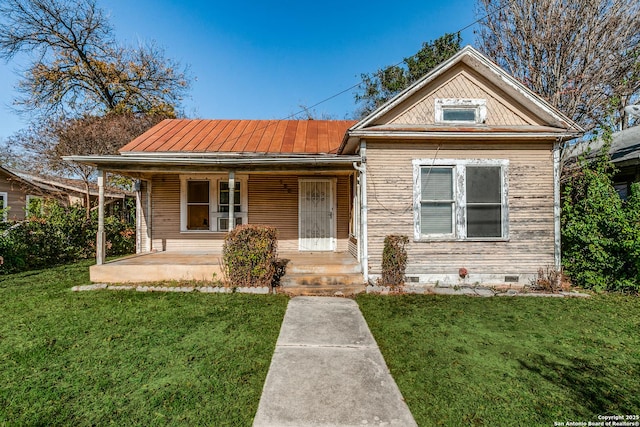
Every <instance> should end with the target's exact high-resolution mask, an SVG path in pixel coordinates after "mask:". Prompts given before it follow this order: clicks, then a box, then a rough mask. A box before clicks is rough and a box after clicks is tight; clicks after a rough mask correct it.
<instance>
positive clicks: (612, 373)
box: [518, 354, 640, 416]
mask: <svg viewBox="0 0 640 427" xmlns="http://www.w3.org/2000/svg"><path fill="white" fill-rule="evenodd" d="M518 362H519V363H520V366H521V367H522V368H524V369H526V370H528V371H530V372H531V373H534V374H537V375H538V376H539V377H542V378H543V379H545V380H547V381H549V382H550V383H552V384H553V385H554V386H556V387H561V388H563V389H564V391H565V392H566V393H567V395H568V396H573V400H574V401H575V402H576V403H577V404H578V405H580V406H581V407H582V409H583V410H582V411H579V410H578V407H577V406H576V407H574V408H573V409H575V410H576V411H577V412H582V414H581V415H585V416H592V415H593V414H637V413H638V412H639V411H640V397H638V395H633V394H632V395H629V393H628V391H629V386H628V384H627V383H628V382H629V381H631V380H632V379H634V378H637V377H638V376H640V364H638V363H632V364H631V366H632V367H631V369H629V365H625V366H626V369H625V371H626V372H622V371H619V370H618V369H617V367H616V366H615V365H613V364H610V365H605V364H602V363H594V362H593V361H589V360H587V359H583V358H580V357H571V358H565V359H564V361H561V362H559V361H555V360H550V358H549V357H547V356H545V355H541V354H536V355H532V357H531V359H529V360H518ZM627 363H629V362H627Z"/></svg>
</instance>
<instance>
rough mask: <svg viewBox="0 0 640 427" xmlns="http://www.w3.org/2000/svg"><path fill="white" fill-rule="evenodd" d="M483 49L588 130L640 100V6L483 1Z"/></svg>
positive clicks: (613, 0) (578, 0)
mask: <svg viewBox="0 0 640 427" xmlns="http://www.w3.org/2000/svg"><path fill="white" fill-rule="evenodd" d="M478 9H479V10H478V13H479V14H481V15H483V16H484V15H486V16H485V18H484V19H482V21H481V29H480V30H479V40H478V43H479V45H480V47H481V49H482V50H483V51H484V52H485V53H486V54H487V55H488V56H489V57H491V58H493V59H494V60H495V61H496V62H497V63H498V64H499V65H500V66H501V67H503V68H504V69H505V70H506V71H507V72H509V73H510V74H511V75H513V76H515V77H516V78H517V79H518V80H520V81H521V82H523V83H524V84H525V85H527V86H528V87H529V88H530V89H531V90H533V91H534V92H535V93H537V94H539V95H541V96H543V97H545V98H546V99H547V100H548V101H549V102H550V103H551V104H552V105H554V106H555V107H557V108H558V109H560V110H561V111H562V112H564V113H565V114H567V115H568V116H569V117H571V118H572V119H573V120H574V121H576V122H577V123H579V124H580V125H582V126H583V127H584V128H585V129H592V128H594V127H595V126H597V125H598V124H599V123H601V122H602V120H603V119H604V118H607V117H609V116H608V114H607V112H608V109H609V107H610V105H611V103H610V100H611V99H614V101H615V104H614V105H615V107H616V110H617V115H616V116H615V119H614V122H615V123H616V124H617V125H618V126H619V125H620V124H623V125H624V124H625V122H624V119H623V108H624V106H625V105H627V104H628V103H630V102H634V100H637V99H638V96H639V95H640V45H639V43H640V31H639V29H640V2H638V1H637V0H478Z"/></svg>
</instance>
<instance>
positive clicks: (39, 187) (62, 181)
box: [0, 167, 134, 221]
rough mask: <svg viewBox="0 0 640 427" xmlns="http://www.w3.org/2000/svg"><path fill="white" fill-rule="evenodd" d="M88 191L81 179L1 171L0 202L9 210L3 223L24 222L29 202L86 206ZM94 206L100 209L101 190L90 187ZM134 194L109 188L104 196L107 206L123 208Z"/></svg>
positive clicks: (6, 169)
mask: <svg viewBox="0 0 640 427" xmlns="http://www.w3.org/2000/svg"><path fill="white" fill-rule="evenodd" d="M86 194H87V190H86V188H85V185H84V182H83V181H82V180H79V179H69V178H60V177H52V176H46V175H36V174H32V173H27V172H24V171H18V170H14V169H9V168H6V167H0V201H1V204H2V205H1V206H2V207H3V208H4V207H8V208H9V209H8V210H7V211H6V212H5V215H4V217H3V218H0V219H2V220H4V221H7V220H14V221H21V220H23V219H24V218H25V214H26V211H27V208H28V206H29V202H30V200H32V199H34V198H37V199H53V200H57V201H58V202H60V203H62V204H63V205H65V206H69V205H72V204H80V205H84V204H85V200H86ZM89 195H90V199H91V201H92V205H97V201H98V187H97V185H95V184H93V183H92V184H91V185H90V186H89ZM133 197H134V194H133V193H132V192H126V191H122V190H118V189H114V188H109V189H107V190H106V192H105V204H118V205H120V206H122V207H123V206H124V200H125V199H127V198H128V199H133Z"/></svg>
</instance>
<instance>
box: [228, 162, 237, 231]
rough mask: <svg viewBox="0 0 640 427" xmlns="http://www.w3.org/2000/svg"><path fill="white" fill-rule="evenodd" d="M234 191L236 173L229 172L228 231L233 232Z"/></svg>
mask: <svg viewBox="0 0 640 427" xmlns="http://www.w3.org/2000/svg"><path fill="white" fill-rule="evenodd" d="M235 191H236V173H235V171H229V231H231V230H233V226H234V223H235V218H234V208H235V206H234V205H235V203H234V201H235V196H236V194H235Z"/></svg>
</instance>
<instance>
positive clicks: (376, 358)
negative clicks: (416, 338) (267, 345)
mask: <svg viewBox="0 0 640 427" xmlns="http://www.w3.org/2000/svg"><path fill="white" fill-rule="evenodd" d="M253 425H254V426H255V427H267V426H297V427H303V426H360V427H361V426H363V425H397V426H416V422H415V421H414V419H413V416H412V415H411V413H410V412H409V408H408V407H407V405H406V404H405V403H404V400H403V399H402V395H401V394H400V391H399V390H398V387H397V386H396V383H395V381H394V380H393V378H392V377H391V375H390V374H389V370H388V369H387V365H386V364H385V362H384V359H383V358H382V354H381V353H380V350H379V349H378V346H377V344H376V342H375V340H374V339H373V336H372V335H371V332H370V331H369V327H368V326H367V324H366V322H365V320H364V317H363V316H362V313H360V309H359V308H358V305H357V304H356V302H355V301H353V300H350V299H344V298H331V297H297V298H293V299H292V300H291V301H290V302H289V306H288V308H287V312H286V314H285V317H284V321H283V323H282V328H281V329H280V336H279V337H278V342H277V344H276V350H275V353H274V355H273V359H272V360H271V367H270V368H269V373H268V374H267V380H266V382H265V385H264V389H263V392H262V398H261V399H260V405H259V407H258V412H257V413H256V417H255V419H254V423H253Z"/></svg>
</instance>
